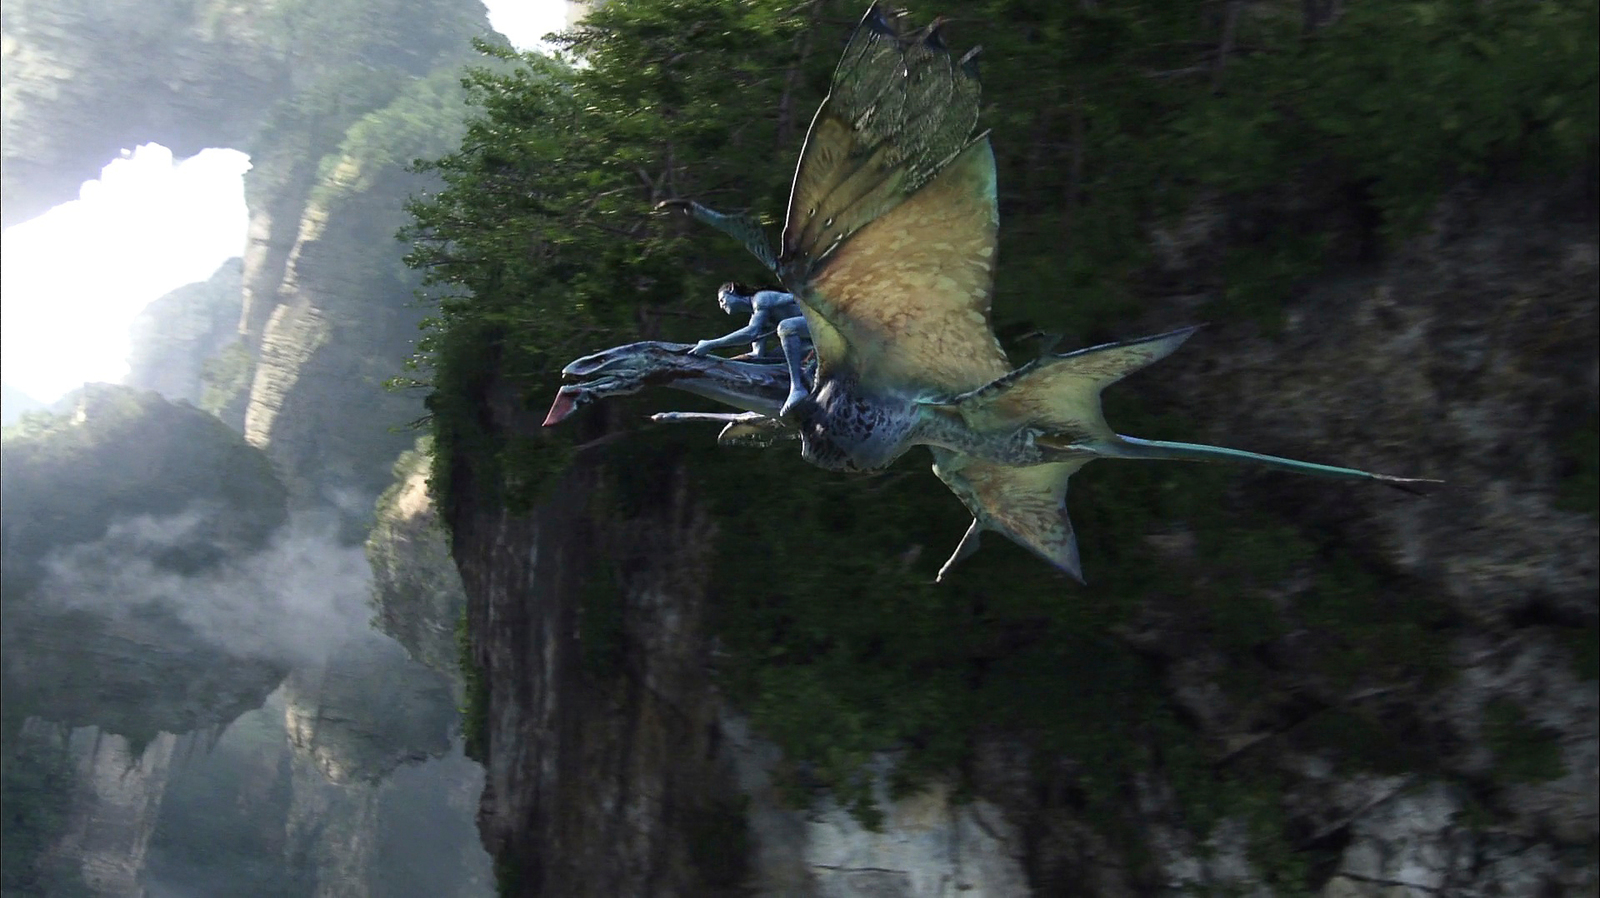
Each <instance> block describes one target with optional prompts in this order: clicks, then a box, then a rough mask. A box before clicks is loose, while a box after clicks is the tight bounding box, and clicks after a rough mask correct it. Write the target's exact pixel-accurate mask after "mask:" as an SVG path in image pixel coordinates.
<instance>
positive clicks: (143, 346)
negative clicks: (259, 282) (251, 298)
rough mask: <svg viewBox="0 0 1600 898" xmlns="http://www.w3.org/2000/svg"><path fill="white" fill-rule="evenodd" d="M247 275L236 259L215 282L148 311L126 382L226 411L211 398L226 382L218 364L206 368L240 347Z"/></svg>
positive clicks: (140, 322) (136, 334) (133, 335)
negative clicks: (241, 318) (240, 319)
mask: <svg viewBox="0 0 1600 898" xmlns="http://www.w3.org/2000/svg"><path fill="white" fill-rule="evenodd" d="M243 272H244V266H243V263H242V262H241V260H239V259H230V260H228V261H227V262H224V263H223V265H222V267H221V268H218V269H217V271H216V273H215V274H213V275H212V276H211V278H210V279H209V280H206V281H202V282H200V283H198V284H189V285H187V286H184V287H179V288H178V289H176V290H174V291H172V292H171V293H168V294H167V295H166V296H163V297H161V298H160V299H158V300H156V301H155V302H153V303H151V304H150V305H148V306H146V307H145V309H144V311H142V312H140V313H139V317H137V318H135V319H134V321H133V326H132V328H131V329H130V333H129V342H130V344H131V345H132V347H133V348H132V352H131V354H130V356H129V358H128V369H129V370H128V376H127V378H126V379H125V381H124V382H125V383H127V384H128V386H131V387H138V388H139V389H141V390H154V391H156V392H157V393H160V394H161V395H162V396H164V397H166V398H167V399H171V400H179V399H181V400H183V401H185V402H188V403H189V404H191V405H195V406H199V407H201V408H204V409H206V410H207V411H211V412H212V413H214V414H215V413H217V412H220V411H222V410H223V405H222V404H221V403H218V402H217V401H216V400H215V398H214V397H211V396H207V395H206V393H207V387H208V386H211V388H212V389H213V390H218V389H219V388H222V387H224V386H225V385H224V384H222V383H219V381H221V380H224V379H225V378H222V377H220V376H219V375H221V372H220V371H216V370H215V369H216V368H217V364H216V363H215V362H213V363H212V364H211V365H210V366H208V365H207V364H206V363H207V361H208V360H212V359H216V358H218V357H220V356H222V355H223V353H224V352H225V351H226V350H227V349H228V348H229V347H230V346H232V345H234V344H235V343H238V342H239V312H240V308H241V306H242V301H241V294H240V291H241V289H242V287H243V282H242V277H243ZM208 367H209V368H210V369H212V370H208ZM208 400H210V401H208ZM218 416H219V417H221V418H223V420H224V421H226V420H227V419H228V416H227V415H225V414H221V415H218Z"/></svg>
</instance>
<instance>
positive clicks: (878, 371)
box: [778, 6, 1009, 396]
mask: <svg viewBox="0 0 1600 898" xmlns="http://www.w3.org/2000/svg"><path fill="white" fill-rule="evenodd" d="M977 109H978V82H977V77H976V71H975V67H974V66H973V65H972V64H971V58H970V54H969V56H968V57H967V58H965V59H963V60H960V61H956V60H953V59H952V58H951V56H950V54H949V53H948V51H946V49H945V47H944V45H943V43H942V42H941V41H940V40H939V37H938V25H937V23H935V24H934V25H933V26H930V27H929V28H927V29H924V30H921V31H917V32H913V33H904V32H902V31H901V30H900V27H899V20H898V18H897V17H895V16H892V15H887V14H885V13H884V12H883V11H882V10H881V9H880V8H879V7H877V6H874V7H873V8H872V9H870V10H868V12H867V15H866V17H865V18H864V19H863V20H862V22H861V24H860V25H859V26H858V27H857V28H856V32H855V34H854V35H853V36H852V37H851V39H850V43H849V45H848V46H847V47H846V49H845V53H844V58H843V60H842V61H841V62H840V64H839V68H838V69H837V71H836V72H835V73H834V81H833V86H832V90H831V92H830V93H829V95H828V99H827V100H826V101H824V102H823V104H822V108H821V109H819V110H818V111H817V116H816V119H815V120H814V121H813V122H812V125H811V131H810V133H809V134H808V135H807V137H806V144H805V149H804V150H802V151H801V155H800V164H799V167H798V169H797V171H796V173H795V182H794V188H793V191H792V193H791V195H790V200H789V214H788V219H787V221H786V223H785V227H784V232H783V246H782V252H781V254H780V256H779V260H778V261H779V269H780V271H781V272H782V273H783V276H784V280H785V281H786V282H787V283H789V284H790V286H791V288H792V289H794V291H795V293H796V295H797V296H798V297H799V299H800V300H801V303H802V306H803V308H804V310H805V312H806V318H807V321H808V324H809V325H810V326H811V333H812V338H813V341H814V342H815V345H816V348H817V358H818V364H819V366H820V367H821V368H822V370H823V371H827V372H831V373H837V372H840V371H849V372H851V373H853V374H854V375H855V376H856V377H857V378H858V379H859V380H860V381H861V382H862V383H863V384H864V385H866V386H868V387H877V388H883V389H890V390H897V391H907V392H914V393H921V394H926V395H946V396H949V395H953V394H955V393H961V392H966V391H968V390H972V389H975V388H976V387H978V386H981V385H982V384H985V383H988V382H989V381H992V380H994V379H995V378H996V377H999V376H1001V375H1003V374H1005V373H1006V371H1007V370H1009V366H1008V365H1007V363H1006V359H1005V354H1004V353H1003V352H1002V351H1001V349H1000V346H999V344H998V343H997V342H996V341H995V338H994V331H993V328H992V327H991V325H990V319H989V299H990V290H991V285H992V282H993V269H994V262H995V248H996V237H997V232H998V227H999V213H998V209H997V206H996V197H995V172H994V155H993V152H992V151H991V150H990V148H989V141H988V138H987V136H980V137H978V138H977V139H976V140H971V139H969V137H970V135H971V132H972V129H973V126H974V125H975V124H976V121H977Z"/></svg>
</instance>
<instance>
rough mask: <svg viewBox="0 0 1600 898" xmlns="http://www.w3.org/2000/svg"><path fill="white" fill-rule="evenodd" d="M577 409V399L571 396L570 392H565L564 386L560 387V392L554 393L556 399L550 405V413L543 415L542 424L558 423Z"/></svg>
mask: <svg viewBox="0 0 1600 898" xmlns="http://www.w3.org/2000/svg"><path fill="white" fill-rule="evenodd" d="M577 409H578V403H577V401H576V400H574V399H573V398H572V394H570V393H568V392H567V389H566V387H562V388H561V390H560V392H558V393H556V401H555V402H553V403H551V405H550V414H548V415H545V416H544V426H546V427H549V426H550V425H552V424H560V423H561V422H562V421H564V420H566V417H567V416H568V415H570V414H572V413H573V412H575V411H577Z"/></svg>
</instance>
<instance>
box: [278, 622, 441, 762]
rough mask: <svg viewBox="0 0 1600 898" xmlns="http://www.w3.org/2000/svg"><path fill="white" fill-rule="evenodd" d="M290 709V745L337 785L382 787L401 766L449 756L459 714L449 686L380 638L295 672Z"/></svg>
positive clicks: (288, 693)
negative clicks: (363, 782) (456, 717)
mask: <svg viewBox="0 0 1600 898" xmlns="http://www.w3.org/2000/svg"><path fill="white" fill-rule="evenodd" d="M284 702H285V712H284V714H285V717H284V719H285V722H286V723H285V725H286V728H287V730H288V738H289V744H290V745H292V746H294V748H295V749H296V753H297V755H298V756H300V757H302V758H303V759H304V760H305V761H307V762H308V763H310V764H311V765H312V766H313V767H314V768H315V769H317V770H320V771H321V772H322V775H323V776H324V777H325V778H327V779H328V781H330V782H333V783H341V784H342V783H351V782H358V781H365V782H380V781H382V780H383V779H384V778H385V777H387V776H388V775H389V774H391V773H393V772H394V770H395V769H396V768H397V767H399V766H400V765H401V764H404V763H408V762H415V761H422V760H426V759H427V758H431V757H440V756H442V755H444V754H445V753H446V752H447V751H449V749H450V731H451V728H452V726H453V725H454V723H455V710H456V709H455V704H454V702H453V701H452V700H451V696H450V688H449V684H448V682H447V681H446V680H445V679H444V677H442V676H440V675H439V674H438V673H435V672H434V671H431V670H429V669H427V668H425V667H423V666H422V665H420V664H418V663H416V662H415V661H412V660H411V659H410V658H408V657H407V656H406V653H405V651H404V650H403V649H401V648H400V646H398V645H397V644H395V643H394V642H393V641H392V640H390V639H388V638H386V637H383V636H380V635H377V634H363V635H360V636H357V637H356V638H354V639H352V640H350V641H349V642H346V643H344V644H343V645H340V646H338V647H337V648H335V649H334V651H333V652H332V654H330V655H329V657H328V659H327V661H326V662H325V663H323V664H322V665H320V666H316V667H302V668H299V669H297V670H296V671H295V672H294V673H293V674H291V675H290V677H289V679H288V681H287V682H286V683H285V684H284Z"/></svg>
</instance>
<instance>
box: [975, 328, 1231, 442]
mask: <svg viewBox="0 0 1600 898" xmlns="http://www.w3.org/2000/svg"><path fill="white" fill-rule="evenodd" d="M1199 329H1200V328H1199V327H1198V326H1196V327H1186V328H1184V329H1182V330H1175V331H1171V332H1169V333H1165V334H1158V335H1156V336H1154V337H1144V338H1142V339H1139V340H1129V341H1128V342H1126V343H1107V344H1104V345H1101V346H1091V347H1089V348H1088V349H1080V350H1078V351H1076V352H1069V353H1066V354H1065V355H1045V356H1042V357H1040V358H1039V359H1037V360H1035V361H1033V362H1030V363H1029V364H1026V365H1023V366H1022V367H1021V368H1018V369H1017V370H1015V371H1013V372H1011V373H1010V374H1007V375H1006V376H1004V377H1001V378H999V379H997V380H995V381H993V382H991V383H988V384H985V385H984V386H982V387H979V388H978V389H976V390H973V391H972V392H970V393H967V394H965V395H963V396H959V397H957V398H956V399H955V400H953V401H952V402H950V403H949V404H950V405H951V406H954V407H955V408H956V410H957V411H959V412H960V414H961V416H962V418H963V419H964V420H965V421H966V422H967V424H968V425H969V426H971V427H972V428H973V429H974V430H978V431H989V430H1001V429H1010V428H1014V427H1016V426H1018V425H1026V426H1029V427H1033V428H1036V429H1038V430H1040V431H1042V432H1043V433H1046V434H1061V435H1064V436H1067V437H1069V438H1072V439H1111V438H1114V437H1115V434H1114V433H1113V431H1112V430H1111V426H1110V425H1108V424H1107V423H1106V419H1105V415H1104V413H1102V412H1101V410H1100V391H1102V390H1104V389H1105V388H1106V387H1108V386H1110V385H1112V384H1114V383H1116V382H1117V381H1119V380H1121V379H1123V378H1124V377H1127V376H1128V375H1129V374H1132V373H1133V372H1135V371H1138V370H1139V369H1140V368H1143V367H1145V366H1146V365H1149V364H1151V363H1153V362H1158V361H1160V360H1161V359H1164V358H1166V357H1167V356H1169V355H1171V354H1172V352H1173V350H1175V349H1177V348H1178V347H1179V346H1181V345H1183V341H1185V340H1187V339H1189V337H1190V336H1191V335H1192V334H1194V332H1195V331H1197V330H1199Z"/></svg>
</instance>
